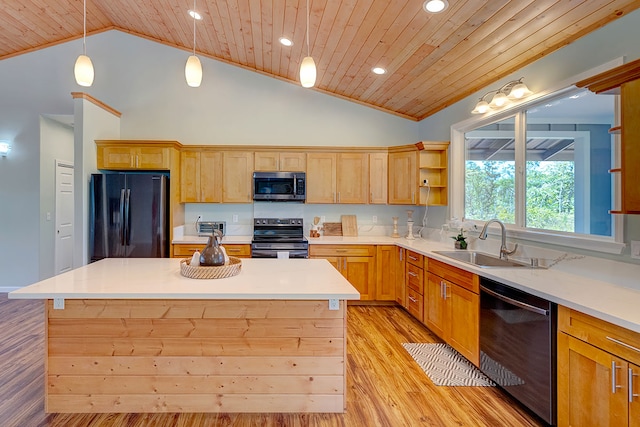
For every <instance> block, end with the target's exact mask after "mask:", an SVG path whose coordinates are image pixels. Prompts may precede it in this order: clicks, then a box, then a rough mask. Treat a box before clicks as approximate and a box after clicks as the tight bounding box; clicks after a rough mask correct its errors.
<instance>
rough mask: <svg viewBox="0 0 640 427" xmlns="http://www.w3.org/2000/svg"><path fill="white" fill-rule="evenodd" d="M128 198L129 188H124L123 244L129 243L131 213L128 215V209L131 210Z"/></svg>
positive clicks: (129, 197) (129, 194) (129, 195)
mask: <svg viewBox="0 0 640 427" xmlns="http://www.w3.org/2000/svg"><path fill="white" fill-rule="evenodd" d="M130 199H131V189H129V188H127V190H126V200H125V208H124V217H125V222H124V223H125V226H126V232H125V235H126V242H125V244H126V245H127V246H129V244H131V215H130V210H131V203H130Z"/></svg>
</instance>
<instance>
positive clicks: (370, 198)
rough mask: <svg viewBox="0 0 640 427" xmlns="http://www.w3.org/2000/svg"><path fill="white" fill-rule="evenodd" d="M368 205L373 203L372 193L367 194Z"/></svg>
mask: <svg viewBox="0 0 640 427" xmlns="http://www.w3.org/2000/svg"><path fill="white" fill-rule="evenodd" d="M369 203H373V192H371V193H369Z"/></svg>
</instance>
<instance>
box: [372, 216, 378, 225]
mask: <svg viewBox="0 0 640 427" xmlns="http://www.w3.org/2000/svg"><path fill="white" fill-rule="evenodd" d="M372 221H373V223H374V224H377V223H378V216H377V215H374V216H373V219H372Z"/></svg>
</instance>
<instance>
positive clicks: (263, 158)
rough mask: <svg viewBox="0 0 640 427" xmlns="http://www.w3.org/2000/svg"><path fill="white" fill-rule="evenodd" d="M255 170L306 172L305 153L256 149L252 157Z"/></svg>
mask: <svg viewBox="0 0 640 427" xmlns="http://www.w3.org/2000/svg"><path fill="white" fill-rule="evenodd" d="M254 170H256V171H268V172H274V171H288V172H306V170H307V154H306V153H294V152H291V153H289V152H282V153H281V152H277V151H264V152H263V151H256V153H255V159H254Z"/></svg>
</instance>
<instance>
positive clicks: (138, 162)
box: [136, 155, 140, 168]
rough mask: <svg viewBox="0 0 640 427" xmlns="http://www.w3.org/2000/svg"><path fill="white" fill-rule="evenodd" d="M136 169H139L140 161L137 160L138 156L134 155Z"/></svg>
mask: <svg viewBox="0 0 640 427" xmlns="http://www.w3.org/2000/svg"><path fill="white" fill-rule="evenodd" d="M136 167H137V168H139V167H140V159H139V158H138V155H136Z"/></svg>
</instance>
